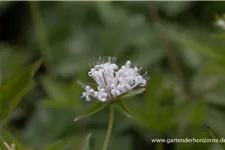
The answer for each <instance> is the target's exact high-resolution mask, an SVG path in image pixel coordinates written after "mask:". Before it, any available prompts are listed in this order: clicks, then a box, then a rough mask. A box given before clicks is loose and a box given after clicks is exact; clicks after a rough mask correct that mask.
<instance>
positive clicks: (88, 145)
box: [79, 133, 91, 150]
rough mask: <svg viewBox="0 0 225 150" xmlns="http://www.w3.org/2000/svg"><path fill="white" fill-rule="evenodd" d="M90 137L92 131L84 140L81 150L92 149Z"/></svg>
mask: <svg viewBox="0 0 225 150" xmlns="http://www.w3.org/2000/svg"><path fill="white" fill-rule="evenodd" d="M90 139H91V133H89V134H88V135H87V136H86V138H85V140H84V141H83V142H82V144H81V147H80V148H79V150H89V149H90Z"/></svg>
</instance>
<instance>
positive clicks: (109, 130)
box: [102, 105, 114, 150]
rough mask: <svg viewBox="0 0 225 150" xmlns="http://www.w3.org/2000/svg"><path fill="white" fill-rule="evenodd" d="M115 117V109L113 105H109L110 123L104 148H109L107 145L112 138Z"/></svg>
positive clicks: (104, 149)
mask: <svg viewBox="0 0 225 150" xmlns="http://www.w3.org/2000/svg"><path fill="white" fill-rule="evenodd" d="M113 118H114V110H113V106H112V105H110V106H109V124H108V129H107V133H106V137H105V141H104V144H103V147H102V150H107V147H108V144H109V139H110V136H111V132H112V127H113Z"/></svg>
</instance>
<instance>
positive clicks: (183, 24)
mask: <svg viewBox="0 0 225 150" xmlns="http://www.w3.org/2000/svg"><path fill="white" fill-rule="evenodd" d="M148 5H153V8H154V9H155V10H156V11H157V12H158V14H159V16H160V17H161V26H160V30H161V31H162V32H163V35H164V36H165V37H166V38H167V40H168V41H169V43H170V45H171V46H172V51H173V52H174V54H175V56H176V58H177V60H178V61H179V64H180V66H181V70H182V71H183V73H184V78H185V79H186V81H187V86H188V88H189V89H190V91H191V94H190V95H189V96H187V95H186V94H185V93H184V92H183V91H182V88H181V85H180V82H179V77H178V76H177V75H176V73H175V72H174V70H173V69H172V68H171V66H170V64H169V61H168V57H167V53H166V51H165V45H164V42H163V41H162V40H161V39H160V38H159V35H158V34H159V33H158V32H157V30H156V28H155V27H154V25H153V23H154V22H155V20H153V19H152V18H151V17H150V13H151V11H149V9H150V8H149V7H148ZM224 7H225V2H222V1H221V2H216V1H212V2H195V1H190V2H189V1H186V2H172V1H167V2H151V3H149V2H139V1H136V2H135V1H132V2H64V1H61V2H60V1H59V2H36V3H35V2H0V8H1V11H0V37H1V38H0V41H1V43H0V79H1V80H0V89H1V91H0V96H1V97H0V98H1V99H0V120H1V121H2V120H5V118H6V117H7V120H5V121H6V122H1V126H2V128H1V130H0V131H1V137H2V139H4V141H6V142H7V143H9V144H11V143H15V144H16V149H21V148H22V147H23V148H22V149H23V150H28V148H29V149H30V150H34V149H35V150H36V149H38V150H100V149H101V147H102V144H103V141H104V138H105V134H106V128H107V123H108V117H109V112H108V109H103V110H102V111H99V112H98V113H96V114H94V115H92V116H90V117H87V118H83V119H82V120H79V121H77V122H74V119H75V117H76V116H77V115H78V114H80V112H82V110H83V109H84V108H86V107H88V106H89V105H90V102H86V101H85V100H83V99H81V98H80V97H81V94H82V91H83V89H82V87H81V86H80V85H79V84H78V83H77V81H79V80H80V81H87V82H92V81H91V80H90V79H89V78H88V75H87V73H88V69H89V65H88V63H92V62H94V61H95V60H97V58H98V57H99V56H115V57H118V60H117V63H118V64H122V63H124V62H125V61H126V60H131V62H133V63H134V64H138V65H140V66H143V67H144V68H145V70H146V71H148V74H149V76H150V78H151V79H150V80H149V81H148V84H147V87H146V91H145V92H143V93H141V94H139V95H136V96H134V97H131V98H128V99H125V100H124V102H125V103H126V104H127V107H125V105H124V104H120V105H119V106H120V108H122V110H123V111H122V112H124V113H125V114H126V115H127V116H131V119H129V118H127V117H126V116H124V115H123V114H122V113H120V112H117V111H115V119H114V126H113V130H112V137H111V138H110V143H109V148H108V149H109V150H117V149H122V150H149V149H160V148H161V150H185V149H193V150H197V149H208V150H217V149H220V147H219V145H218V144H215V143H207V144H206V143H188V144H185V143H172V144H166V143H163V144H162V143H161V144H162V145H161V146H163V147H161V146H160V145H159V144H156V143H152V142H151V139H153V138H186V137H189V138H193V137H195V138H210V137H211V136H212V135H213V136H215V135H218V137H225V130H224V126H225V110H224V108H225V100H224V96H225V86H224V85H225V84H224V83H225V78H224V75H225V50H224V48H225V43H224V41H223V40H224V39H222V38H216V37H217V36H216V37H215V36H214V35H215V34H219V35H220V33H221V34H223V33H224V31H223V30H221V29H220V28H218V27H217V26H215V24H214V21H215V15H216V14H221V13H223V11H224ZM157 23H158V22H157ZM220 37H222V36H220ZM42 56H45V57H44V61H43V64H42V65H41V66H39V64H38V63H33V62H35V61H36V60H37V59H39V58H41V57H42ZM30 64H32V65H31V67H30V68H29V67H26V66H28V65H30ZM24 68H25V69H24ZM33 69H34V70H35V71H37V72H36V74H35V75H34V76H33V73H34V72H33V71H34V70H33ZM31 74H32V77H33V80H32V81H31V78H30V77H31ZM28 89H29V91H28ZM21 98H22V99H21ZM20 100H21V101H20ZM19 101H20V103H19V104H18V102H19ZM17 104H18V105H17ZM15 106H17V107H16V109H15V110H14V108H15ZM13 110H14V111H13ZM129 110H130V111H129ZM12 111H13V113H12V114H11V112H12ZM9 114H10V115H9ZM3 123H4V124H3ZM207 127H210V133H211V132H213V134H209V133H208V128H207ZM216 137H217V136H216ZM1 144H2V141H0V148H1V149H3V150H4V147H1ZM25 148H27V149H25Z"/></svg>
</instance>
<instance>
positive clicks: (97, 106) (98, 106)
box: [74, 101, 108, 121]
mask: <svg viewBox="0 0 225 150" xmlns="http://www.w3.org/2000/svg"><path fill="white" fill-rule="evenodd" d="M107 104H108V103H104V102H100V101H97V102H93V103H92V104H91V105H90V106H89V107H87V108H86V109H85V110H84V111H83V112H82V113H81V114H79V115H78V116H77V117H76V118H75V119H74V121H77V120H79V119H82V118H85V117H88V116H91V115H93V114H95V113H97V112H99V111H100V110H102V109H103V108H105V107H106V105H107Z"/></svg>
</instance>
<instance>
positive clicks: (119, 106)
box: [115, 100, 131, 118]
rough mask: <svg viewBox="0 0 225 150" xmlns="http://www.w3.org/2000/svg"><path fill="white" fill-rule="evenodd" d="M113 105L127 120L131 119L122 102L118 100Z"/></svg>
mask: <svg viewBox="0 0 225 150" xmlns="http://www.w3.org/2000/svg"><path fill="white" fill-rule="evenodd" d="M115 104H116V106H117V108H119V110H120V111H121V112H122V113H123V114H125V115H126V116H127V117H128V118H131V113H130V110H129V109H128V108H127V106H126V105H125V103H124V102H123V101H122V100H118V101H117V102H116V103H115Z"/></svg>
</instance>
